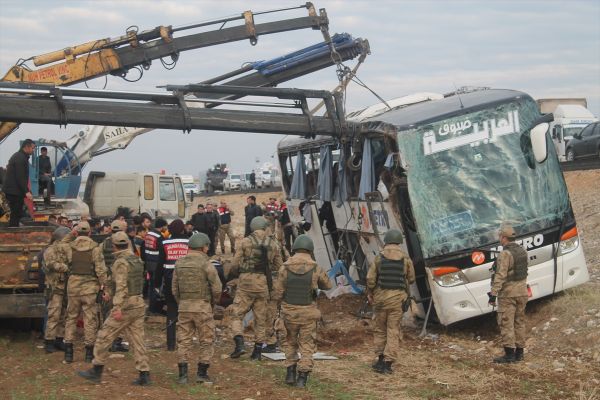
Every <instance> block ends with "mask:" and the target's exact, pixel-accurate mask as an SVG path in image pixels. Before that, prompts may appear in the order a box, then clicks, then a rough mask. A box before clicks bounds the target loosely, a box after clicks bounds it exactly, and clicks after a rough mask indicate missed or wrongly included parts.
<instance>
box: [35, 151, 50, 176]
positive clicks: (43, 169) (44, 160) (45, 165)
mask: <svg viewBox="0 0 600 400" xmlns="http://www.w3.org/2000/svg"><path fill="white" fill-rule="evenodd" d="M38 165H39V170H40V176H42V175H44V174H49V173H51V172H52V163H51V162H50V157H48V156H40V157H39V158H38Z"/></svg>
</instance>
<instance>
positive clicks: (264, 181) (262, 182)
mask: <svg viewBox="0 0 600 400" xmlns="http://www.w3.org/2000/svg"><path fill="white" fill-rule="evenodd" d="M256 186H257V187H259V188H268V187H272V186H273V182H271V171H270V170H267V169H264V170H262V171H261V172H260V173H258V174H256Z"/></svg>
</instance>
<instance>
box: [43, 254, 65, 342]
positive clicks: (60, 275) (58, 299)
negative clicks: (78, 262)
mask: <svg viewBox="0 0 600 400" xmlns="http://www.w3.org/2000/svg"><path fill="white" fill-rule="evenodd" d="M60 246H61V245H60V243H59V242H55V243H53V244H51V245H50V246H49V247H48V248H47V249H46V250H45V251H44V265H45V268H44V273H45V274H46V285H47V286H48V287H49V289H50V297H49V301H48V322H47V323H46V332H45V333H44V339H46V340H54V339H56V338H63V337H64V336H65V317H66V315H67V301H66V300H67V299H66V296H67V294H66V283H67V272H69V266H68V262H69V260H68V259H67V255H66V254H65V252H64V251H61V248H60Z"/></svg>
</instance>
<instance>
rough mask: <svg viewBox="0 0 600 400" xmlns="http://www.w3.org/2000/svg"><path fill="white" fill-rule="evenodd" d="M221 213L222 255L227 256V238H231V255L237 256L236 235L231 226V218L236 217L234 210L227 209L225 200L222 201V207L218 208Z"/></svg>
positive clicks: (220, 235)
mask: <svg viewBox="0 0 600 400" xmlns="http://www.w3.org/2000/svg"><path fill="white" fill-rule="evenodd" d="M217 211H218V212H219V218H220V223H221V224H220V225H219V242H220V243H221V254H225V236H227V237H228V238H229V244H230V245H231V254H235V235H234V233H233V227H232V225H231V217H232V216H233V215H234V214H233V210H230V209H229V207H227V203H226V202H225V200H221V205H220V206H219V208H217Z"/></svg>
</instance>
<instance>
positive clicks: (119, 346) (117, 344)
mask: <svg viewBox="0 0 600 400" xmlns="http://www.w3.org/2000/svg"><path fill="white" fill-rule="evenodd" d="M108 351H110V352H111V353H116V352H121V353H127V352H128V351H129V348H128V347H127V346H125V345H124V344H123V338H120V337H118V338H116V339H115V340H113V342H112V345H111V346H110V349H108Z"/></svg>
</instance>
